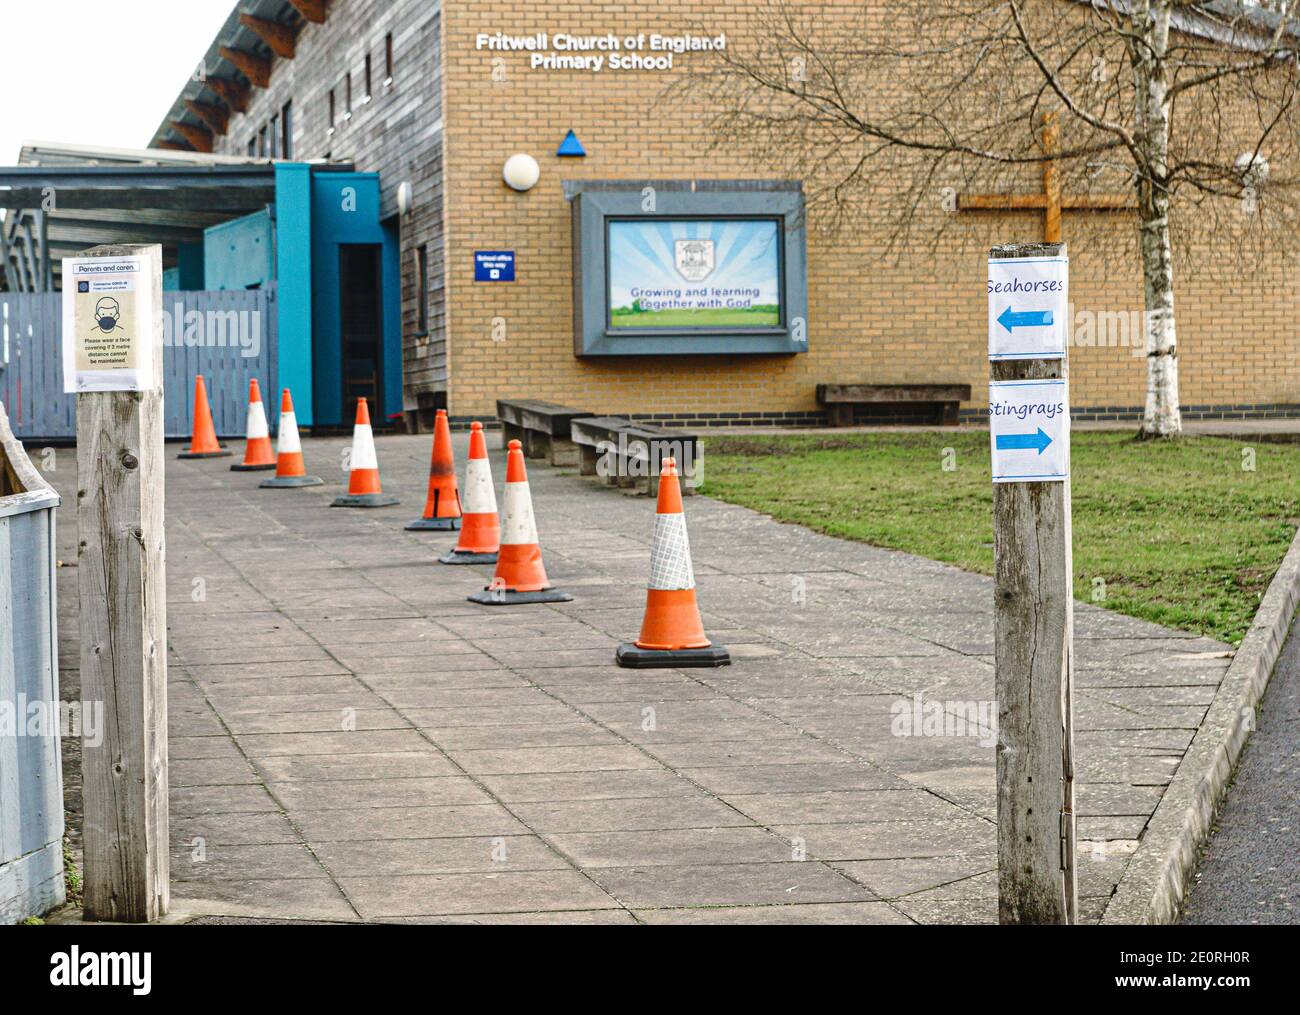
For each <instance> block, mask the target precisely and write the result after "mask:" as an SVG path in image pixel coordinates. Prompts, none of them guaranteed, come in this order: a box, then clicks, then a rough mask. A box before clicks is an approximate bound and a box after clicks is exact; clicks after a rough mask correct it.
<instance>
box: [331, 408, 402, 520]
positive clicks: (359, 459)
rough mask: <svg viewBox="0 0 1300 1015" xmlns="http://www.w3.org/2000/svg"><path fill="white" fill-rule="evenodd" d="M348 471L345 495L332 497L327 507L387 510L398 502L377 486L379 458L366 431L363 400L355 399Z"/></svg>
mask: <svg viewBox="0 0 1300 1015" xmlns="http://www.w3.org/2000/svg"><path fill="white" fill-rule="evenodd" d="M350 466H351V469H350V471H349V472H348V492H347V493H345V494H344V495H343V496H342V497H335V498H334V502H333V503H332V504H331V505H330V507H365V508H374V507H388V506H389V505H391V504H397V503H400V502H399V501H398V499H397V498H396V497H394V496H393V495H392V494H387V493H384V491H383V488H382V487H381V486H380V484H379V458H378V456H377V455H376V454H375V434H374V431H373V430H371V429H370V407H369V406H368V405H366V400H365V399H364V398H358V399H357V422H356V426H354V427H353V429H352V458H351V461H350Z"/></svg>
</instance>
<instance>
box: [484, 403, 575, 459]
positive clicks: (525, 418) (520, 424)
mask: <svg viewBox="0 0 1300 1015" xmlns="http://www.w3.org/2000/svg"><path fill="white" fill-rule="evenodd" d="M590 415H591V413H589V412H584V411H583V410H581V409H571V408H569V407H568V406H567V405H556V404H555V403H554V402H542V401H537V400H535V399H528V398H498V399H497V418H498V419H500V420H501V426H502V429H503V430H504V431H505V439H506V441H507V442H509V441H512V440H517V441H520V442H521V443H522V444H523V446H524V455H525V457H527V458H543V459H546V461H548V462H549V463H550V464H551V465H577V464H578V448H577V446H576V445H575V444H574V443H573V441H572V440H571V439H570V436H569V434H570V429H569V428H570V425H571V424H572V422H573V421H574V420H575V419H581V418H582V417H584V416H590Z"/></svg>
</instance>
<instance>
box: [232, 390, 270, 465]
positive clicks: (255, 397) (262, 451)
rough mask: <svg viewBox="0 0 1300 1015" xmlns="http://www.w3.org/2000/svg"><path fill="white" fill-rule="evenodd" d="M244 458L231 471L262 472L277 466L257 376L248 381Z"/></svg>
mask: <svg viewBox="0 0 1300 1015" xmlns="http://www.w3.org/2000/svg"><path fill="white" fill-rule="evenodd" d="M245 434H246V436H245V439H244V460H243V461H242V462H237V463H236V464H234V465H232V466H231V467H230V471H231V472H262V471H263V470H265V469H274V468H275V452H274V451H273V450H271V430H270V428H269V427H268V426H267V425H266V407H265V406H264V405H262V390H261V388H259V387H258V386H257V378H256V377H253V378H250V379H249V382H248V425H247V427H246V428H245Z"/></svg>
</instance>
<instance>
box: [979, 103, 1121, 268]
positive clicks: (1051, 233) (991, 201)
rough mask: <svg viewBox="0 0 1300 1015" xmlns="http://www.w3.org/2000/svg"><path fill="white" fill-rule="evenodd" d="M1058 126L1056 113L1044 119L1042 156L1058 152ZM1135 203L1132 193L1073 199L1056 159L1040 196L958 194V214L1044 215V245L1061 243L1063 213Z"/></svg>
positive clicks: (1047, 164)
mask: <svg viewBox="0 0 1300 1015" xmlns="http://www.w3.org/2000/svg"><path fill="white" fill-rule="evenodd" d="M1059 145H1060V127H1059V124H1058V119H1057V114H1056V113H1055V112H1051V113H1048V114H1047V115H1046V116H1045V117H1044V118H1043V153H1044V154H1045V155H1054V154H1055V153H1056V152H1057V151H1058V150H1059ZM1136 208H1137V202H1136V200H1135V199H1134V197H1133V195H1132V194H1084V195H1082V196H1078V197H1075V196H1072V195H1069V194H1062V193H1061V167H1060V165H1059V163H1057V161H1056V160H1055V159H1048V160H1047V161H1045V162H1044V163H1043V192H1042V193H1041V194H959V195H958V196H957V210H958V211H1027V210H1034V211H1038V210H1041V211H1042V212H1043V242H1044V243H1060V242H1061V212H1062V211H1133V210H1135V209H1136Z"/></svg>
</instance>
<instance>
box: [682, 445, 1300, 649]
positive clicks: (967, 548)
mask: <svg viewBox="0 0 1300 1015" xmlns="http://www.w3.org/2000/svg"><path fill="white" fill-rule="evenodd" d="M1071 440H1072V458H1073V461H1072V479H1073V493H1074V580H1075V587H1074V594H1075V597H1076V598H1077V599H1080V600H1085V601H1089V602H1097V603H1099V605H1103V606H1106V607H1107V608H1109V609H1113V610H1118V611H1119V612H1121V613H1127V614H1130V615H1132V616H1134V617H1141V618H1143V619H1145V620H1151V621H1154V622H1156V623H1158V624H1165V625H1167V626H1170V627H1178V628H1182V629H1184V630H1188V631H1197V632H1200V633H1202V634H1206V635H1209V636H1210V637H1213V638H1218V639H1221V640H1223V641H1227V642H1231V643H1232V644H1234V645H1236V644H1238V643H1239V642H1240V641H1241V639H1242V637H1243V636H1244V635H1245V633H1246V629H1247V628H1248V627H1249V626H1250V622H1251V620H1252V618H1253V617H1254V615H1255V610H1256V608H1257V607H1258V605H1259V600H1260V597H1261V596H1262V595H1263V594H1264V590H1265V589H1266V588H1267V587H1268V582H1269V580H1270V579H1271V578H1272V577H1273V573H1274V572H1275V571H1276V570H1277V567H1278V565H1279V564H1280V563H1281V561H1282V557H1283V556H1284V555H1285V553H1286V550H1287V547H1288V546H1289V545H1290V543H1291V539H1292V537H1293V536H1294V534H1295V530H1296V525H1297V522H1298V521H1300V446H1294V445H1277V444H1257V445H1246V444H1244V443H1242V442H1240V441H1233V440H1224V439H1219V438H1211V437H1191V438H1185V439H1183V440H1181V441H1177V442H1172V443H1162V442H1156V443H1139V442H1137V441H1135V440H1134V439H1133V437H1132V435H1131V434H1128V433H1100V432H1087V431H1076V432H1075V433H1074V434H1073V435H1072V438H1071ZM1247 447H1250V448H1252V449H1253V452H1254V455H1255V463H1254V464H1255V471H1253V472H1252V471H1246V470H1244V469H1243V468H1242V465H1243V450H1245V449H1246V448H1247ZM945 448H950V449H952V451H953V452H955V456H954V455H949V456H948V457H949V459H950V460H953V459H955V466H956V467H955V468H954V469H952V470H951V471H945V470H944V468H943V464H944V460H945V452H944V449H945ZM704 466H705V469H704V486H703V490H702V492H704V493H707V494H709V495H710V496H713V497H717V498H719V499H721V500H726V501H731V502H733V503H736V504H743V505H745V506H746V507H750V508H753V509H755V510H757V511H762V512H763V513H765V514H769V515H772V516H773V517H775V518H777V519H779V520H781V521H786V522H796V523H799V524H801V525H807V526H808V527H809V528H812V529H816V530H817V531H818V532H824V533H827V534H828V535H832V536H840V537H843V538H846V539H857V540H861V541H862V542H866V543H871V544H873V545H876V546H886V547H891V548H893V549H897V550H905V551H907V552H908V553H915V554H918V555H920V556H924V557H931V558H933V559H935V560H942V561H946V562H948V563H951V564H955V565H957V566H958V567H962V568H965V569H967V570H970V571H978V572H980V573H982V574H992V573H993V486H992V482H991V480H990V478H989V477H990V470H989V442H988V436H987V434H984V433H975V432H970V433H965V432H957V431H952V432H947V433H879V434H843V435H829V434H828V435H826V436H822V435H808V436H804V435H798V436H767V435H762V436H753V437H722V438H710V439H709V441H708V446H707V448H706V454H705V460H704ZM1096 579H1100V580H1101V582H1100V583H1098V582H1096V581H1095V580H1096ZM1103 583H1104V584H1103Z"/></svg>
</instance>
